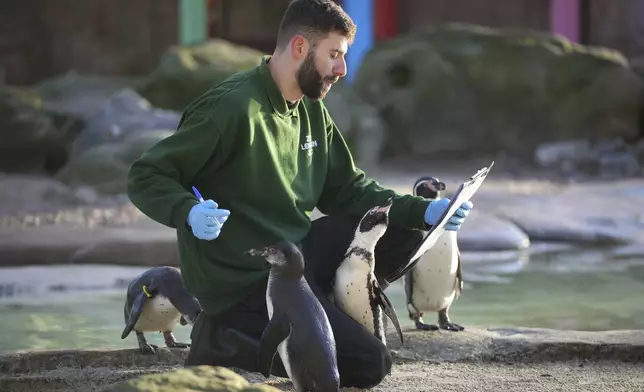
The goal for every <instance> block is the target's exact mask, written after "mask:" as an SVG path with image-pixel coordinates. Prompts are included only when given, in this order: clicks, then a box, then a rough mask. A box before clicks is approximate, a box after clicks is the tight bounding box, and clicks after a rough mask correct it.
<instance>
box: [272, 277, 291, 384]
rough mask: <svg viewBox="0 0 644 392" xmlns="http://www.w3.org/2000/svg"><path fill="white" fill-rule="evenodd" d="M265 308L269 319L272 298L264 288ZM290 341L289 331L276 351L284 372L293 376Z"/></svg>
mask: <svg viewBox="0 0 644 392" xmlns="http://www.w3.org/2000/svg"><path fill="white" fill-rule="evenodd" d="M269 284H270V282H269ZM266 310H267V311H268V319H269V320H270V319H272V318H273V312H274V307H273V300H272V299H271V296H270V294H269V292H268V290H266ZM290 341H291V334H290V333H289V334H288V336H287V337H286V339H284V340H283V341H282V342H281V343H280V344H278V345H277V353H278V354H279V356H280V358H281V359H282V365H284V370H286V374H287V375H288V377H289V378H293V373H292V370H291V369H292V368H291V359H290V358H289V355H288V346H289V344H290Z"/></svg>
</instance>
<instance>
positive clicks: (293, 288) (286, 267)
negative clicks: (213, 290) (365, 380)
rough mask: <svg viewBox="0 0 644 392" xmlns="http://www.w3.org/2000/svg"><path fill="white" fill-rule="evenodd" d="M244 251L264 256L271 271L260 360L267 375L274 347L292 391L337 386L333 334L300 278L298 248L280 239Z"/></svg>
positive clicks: (318, 304) (325, 316)
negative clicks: (271, 243) (291, 384)
mask: <svg viewBox="0 0 644 392" xmlns="http://www.w3.org/2000/svg"><path fill="white" fill-rule="evenodd" d="M247 254H249V255H252V256H261V257H263V258H264V259H265V260H266V261H267V262H268V263H269V264H270V265H271V271H270V275H269V279H268V285H267V289H266V307H267V310H268V316H269V320H270V321H269V323H268V325H267V326H266V328H265V329H264V333H263V334H262V338H261V342H260V348H259V353H258V357H259V358H258V360H259V365H260V371H261V373H262V374H263V375H264V376H265V377H269V375H270V372H271V368H272V366H273V358H274V356H275V354H276V353H279V356H280V357H281V359H282V363H283V364H284V368H285V370H286V373H287V374H288V376H289V378H290V379H291V382H292V383H293V386H294V387H295V390H296V391H298V392H299V391H320V392H322V391H330V392H334V391H339V388H340V375H339V373H338V366H337V357H336V347H335V337H334V336H333V331H332V329H331V324H330V323H329V319H328V317H327V315H326V312H325V311H324V309H323V308H322V305H321V304H320V301H319V300H318V299H317V297H316V296H315V295H314V294H313V291H312V290H311V288H310V287H309V285H308V283H307V282H306V279H304V267H305V261H304V257H303V255H302V253H301V252H300V250H299V248H298V247H297V246H296V245H295V244H293V243H291V242H289V241H281V242H279V243H277V244H274V245H272V246H267V247H265V248H263V249H257V250H255V249H251V250H250V251H248V252H247Z"/></svg>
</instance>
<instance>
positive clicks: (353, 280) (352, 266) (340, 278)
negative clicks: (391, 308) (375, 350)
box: [333, 257, 380, 333]
mask: <svg viewBox="0 0 644 392" xmlns="http://www.w3.org/2000/svg"><path fill="white" fill-rule="evenodd" d="M371 281H375V276H374V275H373V271H372V268H371V266H369V264H367V262H366V261H365V260H363V259H362V258H360V257H352V258H349V259H348V260H345V261H344V262H343V263H342V264H341V265H340V267H339V268H338V270H337V271H336V275H335V284H334V287H333V295H334V301H335V304H336V305H337V306H338V307H339V308H340V309H341V310H342V311H343V312H344V313H346V314H347V315H349V316H350V317H351V318H353V319H354V320H356V321H357V322H358V323H360V324H362V325H363V326H364V327H365V328H367V330H369V331H370V332H371V333H375V332H374V329H375V326H374V312H376V313H377V315H378V316H379V315H380V312H379V311H380V307H378V306H373V297H372V293H370V290H369V287H370V286H369V284H370V282H371Z"/></svg>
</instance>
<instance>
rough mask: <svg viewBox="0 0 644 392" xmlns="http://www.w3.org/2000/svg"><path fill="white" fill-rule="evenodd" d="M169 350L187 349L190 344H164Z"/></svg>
mask: <svg viewBox="0 0 644 392" xmlns="http://www.w3.org/2000/svg"><path fill="white" fill-rule="evenodd" d="M166 346H168V347H169V348H189V347H190V343H180V342H172V343H168V344H166Z"/></svg>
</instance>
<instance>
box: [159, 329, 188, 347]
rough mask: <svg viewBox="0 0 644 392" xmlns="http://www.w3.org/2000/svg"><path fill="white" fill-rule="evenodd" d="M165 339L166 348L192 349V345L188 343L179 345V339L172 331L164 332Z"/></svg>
mask: <svg viewBox="0 0 644 392" xmlns="http://www.w3.org/2000/svg"><path fill="white" fill-rule="evenodd" d="M163 339H164V340H165V345H166V347H169V348H188V347H190V344H188V343H179V342H177V339H175V337H174V334H173V333H172V331H164V332H163Z"/></svg>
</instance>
